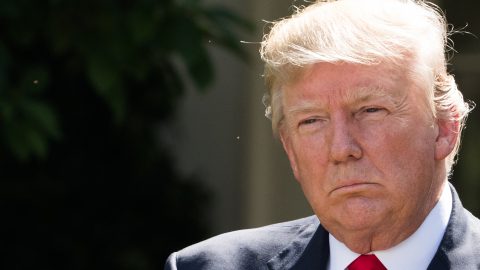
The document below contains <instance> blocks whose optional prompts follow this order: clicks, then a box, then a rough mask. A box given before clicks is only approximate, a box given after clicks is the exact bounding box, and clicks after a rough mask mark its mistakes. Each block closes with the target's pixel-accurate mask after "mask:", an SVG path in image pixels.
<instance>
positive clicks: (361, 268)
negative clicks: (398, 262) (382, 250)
mask: <svg viewBox="0 0 480 270" xmlns="http://www.w3.org/2000/svg"><path fill="white" fill-rule="evenodd" d="M347 269H348V270H387V268H385V266H383V264H382V262H381V261H380V260H379V259H378V258H377V256H375V255H373V254H369V255H360V256H358V258H356V259H355V260H354V261H353V262H352V263H351V264H350V265H349V266H348V267H347Z"/></svg>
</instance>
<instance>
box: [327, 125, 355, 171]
mask: <svg viewBox="0 0 480 270" xmlns="http://www.w3.org/2000/svg"><path fill="white" fill-rule="evenodd" d="M331 127H332V130H331V133H330V134H331V138H330V155H329V157H330V160H331V161H332V162H334V163H342V162H347V161H350V160H358V159H360V158H361V157H362V154H363V153H362V148H361V146H360V145H359V144H358V142H357V140H356V139H355V136H353V134H352V130H353V128H354V127H353V123H351V122H349V121H348V119H347V118H346V117H337V118H335V119H333V120H332V126H331Z"/></svg>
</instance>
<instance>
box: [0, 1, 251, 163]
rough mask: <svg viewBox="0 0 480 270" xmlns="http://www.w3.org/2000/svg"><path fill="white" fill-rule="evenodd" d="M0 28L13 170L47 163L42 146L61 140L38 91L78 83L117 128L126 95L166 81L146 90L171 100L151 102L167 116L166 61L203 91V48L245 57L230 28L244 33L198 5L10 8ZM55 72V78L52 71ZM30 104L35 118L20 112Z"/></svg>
mask: <svg viewBox="0 0 480 270" xmlns="http://www.w3.org/2000/svg"><path fill="white" fill-rule="evenodd" d="M0 19H1V23H2V25H3V26H4V27H3V29H4V30H3V31H2V33H1V34H2V36H1V41H0V87H1V89H2V90H1V92H0V100H1V101H3V102H1V103H0V106H1V107H0V112H2V115H1V120H2V122H0V128H1V129H2V130H3V131H4V134H3V136H2V140H1V143H2V144H3V145H4V146H5V147H6V148H7V149H9V151H12V153H13V154H14V155H15V157H16V158H18V159H20V160H27V159H29V158H31V157H33V156H37V157H42V158H45V156H46V155H47V153H48V144H49V141H52V140H58V139H59V138H60V136H59V134H61V125H59V123H58V122H59V117H60V116H59V115H57V112H56V111H55V108H53V107H52V106H50V105H49V104H48V103H47V102H46V101H45V95H43V93H44V91H45V89H46V88H49V89H51V88H60V87H61V86H59V85H58V83H59V81H63V80H58V76H64V75H67V76H68V77H69V79H70V83H75V82H76V81H78V80H82V81H83V80H84V81H85V82H86V84H85V85H84V86H83V87H84V88H85V89H84V90H87V89H92V90H94V91H95V92H96V94H97V95H98V96H99V97H101V98H102V100H103V101H104V102H105V104H106V106H108V108H109V110H110V111H111V113H112V115H113V117H114V122H115V123H116V124H118V125H121V124H122V123H123V122H124V121H125V118H126V116H127V114H128V108H129V106H130V104H129V99H128V97H129V93H130V92H133V91H138V89H134V88H132V87H129V85H132V84H136V85H138V86H140V87H142V85H141V84H142V83H144V82H145V81H146V80H149V79H153V78H155V77H162V74H163V73H168V75H169V76H171V78H167V77H163V78H162V79H166V80H171V81H172V82H171V83H170V84H169V85H166V86H164V85H163V84H164V83H165V82H164V81H163V80H157V81H156V82H155V81H150V83H151V84H152V85H151V86H149V87H153V88H157V91H158V92H162V91H166V92H169V93H170V94H169V95H168V96H165V95H163V94H158V95H160V96H162V97H161V98H162V99H166V102H165V103H169V105H167V106H169V108H165V112H166V111H167V110H172V108H173V107H174V105H175V101H176V100H177V99H178V98H179V97H180V96H181V94H182V91H183V84H182V83H181V82H182V80H180V77H179V73H178V72H177V71H176V69H175V65H174V59H176V60H177V61H178V62H180V63H181V64H182V65H183V66H185V67H186V69H187V70H188V72H189V75H190V77H191V79H192V80H193V82H194V83H195V85H196V86H197V87H198V89H199V90H206V89H207V86H208V85H209V83H210V82H211V81H212V80H213V77H214V74H213V68H212V63H211V60H210V57H209V54H208V45H209V41H210V42H212V41H214V42H215V44H218V45H220V46H224V47H226V48H228V49H230V50H231V51H232V52H235V53H237V54H238V55H240V56H244V52H243V51H242V49H241V47H240V42H239V40H238V39H237V38H236V35H235V34H234V32H232V27H239V28H242V29H251V28H252V26H251V25H250V24H249V23H247V22H246V21H245V20H243V19H241V18H240V17H238V16H237V15H235V14H234V13H232V12H230V11H229V10H227V9H225V8H222V7H218V6H214V7H205V6H204V5H203V4H202V3H201V2H200V0H192V1H172V0H163V1H149V0H143V1H134V2H130V1H119V2H116V1H93V0H89V1H88V0H87V1H61V0H56V1H48V2H46V3H45V2H35V1H25V0H24V1H13V0H11V1H2V3H1V4H0ZM12 59H15V60H12ZM59 65H62V67H61V69H62V70H54V69H53V67H54V66H55V67H56V66H59ZM62 73H66V74H62ZM150 83H149V84H150ZM173 86H174V88H173ZM63 87H65V88H67V87H70V86H69V85H64V86H63ZM163 87H167V88H169V89H162V88H163ZM63 91H69V90H68V89H64V90H63ZM47 95H48V94H47ZM25 104H28V106H25ZM30 104H34V105H33V106H34V107H35V109H26V108H27V107H29V106H30ZM28 110H30V111H28ZM33 110H36V112H33ZM7 130H8V131H7ZM19 134H22V135H21V136H19Z"/></svg>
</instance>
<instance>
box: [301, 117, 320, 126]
mask: <svg viewBox="0 0 480 270" xmlns="http://www.w3.org/2000/svg"><path fill="white" fill-rule="evenodd" d="M317 121H318V119H317V118H309V119H305V120H303V121H301V122H300V125H310V124H314V123H315V122H317Z"/></svg>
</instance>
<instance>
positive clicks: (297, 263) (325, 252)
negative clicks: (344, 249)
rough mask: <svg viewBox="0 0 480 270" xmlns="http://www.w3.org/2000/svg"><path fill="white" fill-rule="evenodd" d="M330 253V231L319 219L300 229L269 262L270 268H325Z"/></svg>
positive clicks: (305, 269) (323, 269)
mask: <svg viewBox="0 0 480 270" xmlns="http://www.w3.org/2000/svg"><path fill="white" fill-rule="evenodd" d="M329 255H330V251H329V244H328V232H327V231H326V230H325V229H324V228H323V226H322V225H320V222H319V221H318V219H315V222H314V223H312V224H308V225H306V226H305V227H304V228H302V230H300V231H299V233H298V235H297V237H296V238H295V239H294V240H293V241H292V242H291V243H290V244H289V245H288V246H286V247H285V248H284V249H283V250H282V251H280V253H278V254H276V255H275V256H274V257H273V258H272V259H271V260H270V261H268V262H267V266H268V269H270V270H279V269H298V270H300V269H301V270H309V269H315V270H325V269H326V267H327V262H328V258H329Z"/></svg>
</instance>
